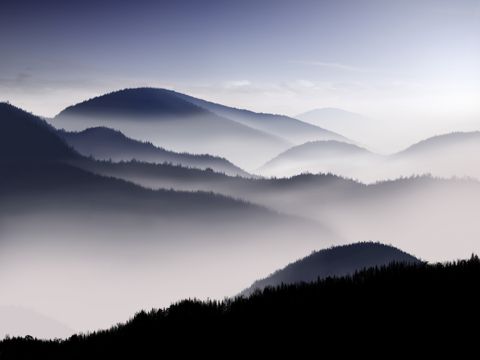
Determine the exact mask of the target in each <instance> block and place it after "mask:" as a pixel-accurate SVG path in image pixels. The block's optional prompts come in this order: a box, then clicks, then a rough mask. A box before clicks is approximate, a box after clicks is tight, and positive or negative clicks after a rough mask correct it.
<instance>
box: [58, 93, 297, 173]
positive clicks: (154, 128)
mask: <svg viewBox="0 0 480 360" xmlns="http://www.w3.org/2000/svg"><path fill="white" fill-rule="evenodd" d="M53 123H54V124H55V126H57V127H59V128H64V129H66V130H75V131H79V130H85V129H87V128H89V127H98V126H105V127H110V128H115V129H117V130H119V131H121V132H122V133H124V134H125V135H126V136H128V137H131V138H134V139H140V140H142V141H149V142H151V143H153V144H154V145H155V146H159V147H163V148H168V149H169V150H173V151H176V152H188V153H193V154H205V153H208V154H211V155H216V156H220V157H224V158H227V159H229V160H231V161H233V162H234V163H235V164H238V165H239V166H241V167H242V168H247V170H248V168H252V167H256V166H259V165H260V164H261V163H262V161H266V160H267V159H268V158H271V157H272V156H273V155H274V154H275V153H278V152H280V151H282V150H285V149H286V148H288V147H290V146H291V145H292V144H291V143H290V142H289V141H287V140H285V139H283V138H280V137H278V136H275V135H273V134H269V133H267V132H265V131H262V130H258V129H255V128H253V127H250V126H246V125H244V124H241V123H239V122H236V121H233V120H231V119H228V118H225V117H222V116H219V115H217V114H215V113H213V112H211V111H208V110H206V109H204V108H202V107H200V106H197V105H195V104H193V103H191V102H189V101H187V100H185V99H184V98H182V97H181V96H179V95H178V94H177V93H174V92H172V91H169V90H164V89H154V88H137V89H125V90H120V91H116V92H112V93H109V94H106V95H102V96H99V97H96V98H93V99H90V100H87V101H84V102H81V103H79V104H76V105H73V106H70V107H68V108H66V109H65V110H63V111H62V112H60V113H59V114H58V115H57V116H56V117H55V119H54V120H53ZM245 144H248V146H245Z"/></svg>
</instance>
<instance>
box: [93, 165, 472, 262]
mask: <svg viewBox="0 0 480 360" xmlns="http://www.w3.org/2000/svg"><path fill="white" fill-rule="evenodd" d="M127 168H128V166H125V165H124V166H123V167H122V166H118V167H115V165H114V166H111V167H109V168H105V169H103V170H102V169H100V168H97V169H93V168H91V170H92V171H98V172H100V173H102V171H103V173H104V174H106V175H109V176H117V177H120V178H125V179H128V180H130V181H133V182H136V183H138V184H140V185H143V186H147V187H150V188H160V187H167V188H175V189H180V190H204V191H214V192H217V193H221V194H224V195H228V196H233V197H236V198H242V199H247V200H249V201H252V202H254V203H257V204H261V205H264V206H267V207H269V208H271V209H275V210H277V211H280V212H283V213H286V214H291V215H295V216H301V217H304V218H308V219H311V220H314V221H319V222H321V223H322V224H326V225H327V226H329V227H330V228H331V229H332V230H333V231H334V232H335V234H337V235H339V238H341V239H342V241H344V240H347V241H350V242H358V241H380V242H384V243H389V244H393V245H395V246H398V247H400V248H401V249H403V250H405V251H410V252H411V253H412V254H415V255H416V256H420V257H422V258H423V259H425V260H429V261H444V260H452V259H457V258H464V257H468V256H469V255H471V253H480V243H479V242H478V237H479V236H480V228H479V227H478V224H477V223H476V220H475V217H476V214H478V213H479V211H480V201H479V200H480V183H479V182H478V181H476V180H466V179H465V180H461V179H450V180H446V179H436V178H432V177H414V178H408V179H398V180H393V181H386V182H380V183H375V184H370V185H365V184H362V183H358V182H355V181H351V180H347V179H342V178H338V177H335V176H332V175H317V176H314V175H303V176H298V177H293V178H291V179H242V178H238V177H236V178H234V177H230V176H223V175H220V174H218V175H215V174H212V175H211V176H210V177H195V175H194V174H193V173H191V175H190V177H189V176H186V174H182V175H178V174H177V175H169V176H166V175H165V174H167V173H168V170H166V169H163V170H160V169H157V171H154V170H155V168H154V167H153V168H150V169H148V166H147V169H148V171H139V170H138V169H137V170H136V171H132V170H128V169H127Z"/></svg>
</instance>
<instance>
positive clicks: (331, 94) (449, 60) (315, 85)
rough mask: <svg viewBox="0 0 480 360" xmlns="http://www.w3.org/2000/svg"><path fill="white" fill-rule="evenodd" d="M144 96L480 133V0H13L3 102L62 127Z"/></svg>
mask: <svg viewBox="0 0 480 360" xmlns="http://www.w3.org/2000/svg"><path fill="white" fill-rule="evenodd" d="M137 86H153V87H165V88H169V89H174V90H177V91H180V92H185V93H188V94H190V95H194V96H197V97H201V98H205V99H207V100H212V101H216V102H220V103H224V104H226V105H233V106H236V107H242V108H248V109H252V110H255V111H262V112H272V113H282V114H287V115H295V114H298V113H302V112H305V111H308V110H311V109H313V108H321V107H338V108H342V109H345V110H350V111H354V112H359V113H362V114H365V115H367V116H371V117H374V118H377V119H382V120H383V121H386V122H389V121H390V122H391V121H396V122H397V123H402V124H403V126H404V127H405V128H408V127H414V126H426V125H425V124H432V123H436V124H440V123H441V124H444V123H445V124H448V125H449V126H450V125H457V127H459V128H460V127H461V126H462V125H465V124H467V123H468V124H470V123H472V122H473V123H475V124H479V125H480V101H479V99H480V0H452V1H445V0H403V1H393V0H392V1H389V0H331V1H326V0H316V1H310V0H292V1H290V0H275V1H274V0H263V1H262V0H254V1H253V0H243V1H230V0H176V1H161V0H160V1H158V0H157V1H141V0H138V1H120V0H118V1H111V0H104V1H93V0H83V1H66V0H62V1H58V0H57V1H53V0H43V1H24V0H14V1H10V0H2V4H1V11H0V100H2V101H5V100H6V101H10V102H11V103H13V104H15V105H17V106H20V107H22V108H24V109H26V110H29V111H32V112H34V113H36V114H38V115H42V116H47V117H51V116H54V115H55V114H56V113H58V112H59V111H61V110H62V109H63V108H64V107H66V106H68V105H71V104H73V103H76V102H78V101H81V100H84V99H87V98H91V97H94V96H97V95H100V94H103V93H105V92H108V91H112V90H116V89H120V88H125V87H137ZM454 127H455V126H453V128H454Z"/></svg>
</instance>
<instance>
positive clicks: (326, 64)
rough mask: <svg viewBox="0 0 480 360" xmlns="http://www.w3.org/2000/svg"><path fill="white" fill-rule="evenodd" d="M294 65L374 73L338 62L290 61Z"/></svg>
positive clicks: (370, 70)
mask: <svg viewBox="0 0 480 360" xmlns="http://www.w3.org/2000/svg"><path fill="white" fill-rule="evenodd" d="M290 63H292V64H300V65H310V66H319V67H324V68H329V69H334V70H341V71H349V72H374V70H372V69H364V68H360V67H357V66H352V65H348V64H342V63H337V62H325V61H304V60H294V61H290Z"/></svg>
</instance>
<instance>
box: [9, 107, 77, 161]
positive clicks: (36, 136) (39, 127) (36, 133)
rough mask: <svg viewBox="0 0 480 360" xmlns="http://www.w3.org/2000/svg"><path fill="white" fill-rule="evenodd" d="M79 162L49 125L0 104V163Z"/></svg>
mask: <svg viewBox="0 0 480 360" xmlns="http://www.w3.org/2000/svg"><path fill="white" fill-rule="evenodd" d="M75 158H78V155H77V153H76V152H75V151H74V150H73V149H71V148H70V147H69V146H67V145H66V144H65V142H64V141H62V140H61V139H60V138H59V137H58V136H57V135H56V133H55V129H53V128H52V127H51V126H50V125H49V124H48V123H46V122H45V121H43V120H41V119H39V118H38V117H36V116H34V115H32V114H29V113H27V112H25V111H23V110H21V109H19V108H16V107H14V106H13V105H10V104H7V103H0V161H9V162H12V161H38V160H44V161H53V160H67V159H75Z"/></svg>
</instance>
